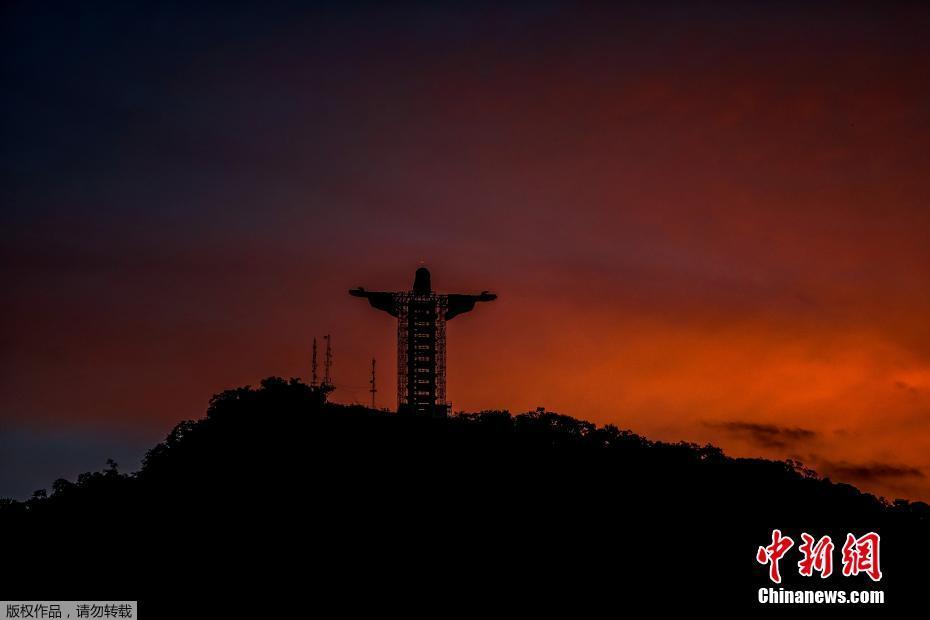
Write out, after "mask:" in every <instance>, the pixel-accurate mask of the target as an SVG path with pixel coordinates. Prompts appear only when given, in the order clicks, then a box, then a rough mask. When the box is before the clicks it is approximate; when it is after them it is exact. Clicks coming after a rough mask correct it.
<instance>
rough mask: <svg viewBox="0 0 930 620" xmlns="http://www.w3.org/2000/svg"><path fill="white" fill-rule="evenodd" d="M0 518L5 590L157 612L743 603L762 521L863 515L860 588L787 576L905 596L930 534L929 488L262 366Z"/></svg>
mask: <svg viewBox="0 0 930 620" xmlns="http://www.w3.org/2000/svg"><path fill="white" fill-rule="evenodd" d="M0 527H2V531H3V532H4V536H5V537H7V536H8V535H10V541H11V542H10V543H9V544H8V546H7V549H6V551H7V554H6V557H8V558H18V559H17V560H16V562H14V563H12V564H11V563H10V562H7V563H6V564H7V566H6V567H5V568H4V571H5V572H7V571H9V572H11V573H12V574H10V575H4V577H5V583H6V584H7V587H9V588H10V590H11V592H10V593H8V594H12V593H13V591H14V590H15V591H16V593H17V594H16V596H17V597H18V598H24V597H26V596H34V597H36V598H38V599H42V600H49V599H86V600H90V599H94V598H96V599H101V600H102V599H108V598H109V599H114V598H121V599H123V600H127V599H128V600H137V599H138V600H140V601H142V602H143V605H142V607H141V608H142V609H143V610H145V609H148V610H150V612H152V613H155V614H156V615H158V614H159V613H160V612H159V610H168V609H169V608H170V606H171V605H172V604H173V603H177V602H179V601H190V600H191V599H194V600H197V601H199V603H198V605H199V606H200V607H203V606H204V605H207V604H209V605H220V606H227V605H233V607H235V604H234V603H233V602H232V601H230V600H227V599H225V598H223V597H229V596H234V598H236V600H240V598H239V597H244V599H243V600H251V601H252V602H255V601H260V600H263V599H262V598H261V597H264V596H274V597H276V599H275V600H279V601H290V600H296V599H298V598H299V599H302V600H305V601H310V600H313V601H317V602H315V603H313V605H317V604H322V603H323V602H326V603H327V604H337V605H346V606H349V607H352V608H353V609H359V608H361V609H407V610H413V609H417V608H421V607H422V608H423V609H424V610H427V611H428V610H429V609H435V607H431V606H435V605H442V606H450V605H451V606H454V607H456V608H457V607H461V606H463V605H465V606H468V607H471V608H473V609H476V610H480V609H482V608H486V606H487V605H489V604H491V601H494V602H495V603H494V604H495V605H500V606H504V607H508V608H510V609H518V608H519V609H521V610H523V611H527V610H528V609H537V610H541V609H546V610H551V609H554V608H558V607H562V608H565V609H576V610H577V608H578V607H581V606H587V605H602V604H615V605H620V604H625V603H624V602H623V601H620V600H619V599H618V597H620V596H622V595H623V593H626V595H635V596H637V597H646V596H657V597H658V598H657V599H655V600H654V602H655V603H657V604H660V605H662V604H668V605H681V604H689V603H688V602H689V601H694V600H696V599H692V598H689V597H702V596H710V597H712V598H714V599H719V602H720V603H721V604H723V605H725V606H730V607H742V608H748V607H751V606H752V605H753V604H755V603H754V601H755V596H756V590H757V589H758V588H759V587H763V586H766V585H769V584H768V581H767V578H766V569H765V568H764V567H762V566H761V565H759V564H756V563H755V560H754V557H755V551H756V549H757V547H758V546H759V545H766V544H768V543H769V542H770V537H771V530H772V529H773V528H780V529H782V530H783V531H785V532H786V533H789V532H790V533H791V534H792V535H793V536H794V537H795V539H798V537H799V535H800V532H801V531H807V532H810V533H812V534H815V535H817V536H821V535H824V534H831V535H832V536H833V538H834V540H836V541H842V540H843V539H844V536H845V532H846V531H854V532H860V533H865V532H866V531H872V530H874V531H877V532H880V533H881V535H882V536H883V545H884V546H883V547H882V564H883V567H884V571H885V574H886V578H885V579H884V580H883V581H882V582H880V583H879V584H878V586H876V585H875V584H872V583H870V582H869V581H868V579H866V578H865V577H864V576H859V577H847V578H843V577H833V578H831V579H830V580H829V582H830V585H829V586H827V585H825V584H818V583H813V582H812V581H811V580H807V581H804V580H802V578H800V577H798V576H797V574H796V573H797V570H796V569H794V570H790V568H791V565H792V564H793V563H795V562H796V561H797V558H795V557H794V556H790V558H789V557H788V556H786V559H785V560H784V561H783V564H782V565H783V572H784V573H785V574H786V576H785V584H783V585H784V586H785V587H808V588H810V587H835V588H841V589H853V588H856V589H860V588H861V589H867V588H873V587H881V588H883V589H885V590H886V592H887V596H888V601H889V604H894V603H897V604H902V601H903V600H904V599H906V598H908V597H913V598H915V599H916V597H917V589H916V584H918V583H920V582H921V581H922V578H923V576H925V575H926V570H925V569H923V568H922V557H923V556H922V554H923V553H925V552H926V551H928V550H930V536H928V532H930V510H928V506H927V505H926V504H924V503H922V502H914V503H909V502H895V503H893V504H889V503H887V502H885V501H883V500H881V499H878V498H875V497H873V496H872V495H868V494H865V493H861V492H859V491H858V490H857V489H855V488H854V487H852V486H850V485H846V484H836V483H833V482H831V481H829V480H825V479H822V478H820V477H819V476H817V474H816V473H815V472H812V471H810V470H807V469H804V468H803V467H802V466H800V465H799V464H797V463H793V462H779V461H768V460H762V459H735V458H730V457H727V456H726V455H725V454H724V453H723V452H722V451H721V450H720V449H719V448H716V447H714V446H710V445H705V446H699V445H695V444H689V443H677V444H669V443H662V442H654V441H649V440H647V439H646V438H643V437H641V436H639V435H637V434H635V433H633V432H631V431H627V430H621V429H619V428H616V427H614V426H596V425H594V424H591V423H589V422H585V421H583V420H578V419H575V418H572V417H569V416H565V415H560V414H557V413H552V412H546V411H536V412H529V413H524V414H521V415H516V416H514V415H511V414H510V413H508V412H506V411H484V412H480V413H475V414H460V415H457V416H453V417H451V418H448V419H437V418H427V417H417V416H401V415H397V414H393V413H387V412H384V411H376V410H371V409H367V408H364V407H361V406H344V405H337V404H332V403H327V402H325V398H324V397H323V394H321V393H320V391H319V390H316V389H314V388H311V387H309V386H307V385H304V384H302V383H300V382H299V381H296V380H290V381H285V380H283V379H278V378H270V379H266V380H264V381H263V382H262V383H261V385H260V386H259V387H258V388H250V387H244V388H240V389H236V390H230V391H226V392H222V393H220V394H217V395H216V396H215V397H214V398H213V399H212V400H211V402H210V406H209V409H208V411H207V414H206V416H205V417H204V418H202V419H200V420H196V421H185V422H181V423H179V424H178V425H177V426H175V427H174V429H172V430H171V432H170V433H169V434H168V436H167V437H166V439H165V440H164V441H163V442H161V443H159V444H158V445H156V446H154V447H153V448H152V449H151V450H149V451H148V453H147V454H146V456H145V459H144V461H143V465H142V468H141V469H140V470H139V471H138V472H136V473H133V474H129V475H127V474H122V473H120V472H119V471H118V470H117V468H116V466H115V464H111V465H110V466H109V467H108V468H107V469H105V470H104V471H101V472H95V473H87V474H82V475H81V476H80V477H79V478H78V480H77V481H75V482H69V481H66V480H58V481H56V482H55V483H54V484H53V486H52V489H51V492H50V493H48V494H47V496H42V495H41V494H39V495H37V496H36V497H34V498H33V499H31V500H29V501H27V502H14V501H9V500H6V501H4V502H3V504H2V505H0ZM840 544H841V542H840ZM838 546H839V545H838ZM20 586H21V587H22V588H23V590H22V591H21V590H19V589H17V588H19V587H20ZM20 592H21V593H20ZM673 593H674V596H671V595H670V594H673ZM216 597H220V598H219V599H218V598H216ZM220 599H222V600H220ZM612 601H613V603H611V602H612ZM705 603H706V601H705ZM153 610H154V611H153Z"/></svg>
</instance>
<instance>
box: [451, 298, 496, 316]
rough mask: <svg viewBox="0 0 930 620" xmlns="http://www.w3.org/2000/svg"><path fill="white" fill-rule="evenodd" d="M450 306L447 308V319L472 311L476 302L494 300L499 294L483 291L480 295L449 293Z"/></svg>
mask: <svg viewBox="0 0 930 620" xmlns="http://www.w3.org/2000/svg"><path fill="white" fill-rule="evenodd" d="M448 298H449V306H448V310H446V320H447V321H448V320H449V319H451V318H454V317H456V316H458V315H460V314H465V313H466V312H471V311H472V310H474V309H475V304H476V303H478V302H479V301H494V300H495V299H497V295H495V294H494V293H489V292H487V291H483V292H482V293H481V294H480V295H448Z"/></svg>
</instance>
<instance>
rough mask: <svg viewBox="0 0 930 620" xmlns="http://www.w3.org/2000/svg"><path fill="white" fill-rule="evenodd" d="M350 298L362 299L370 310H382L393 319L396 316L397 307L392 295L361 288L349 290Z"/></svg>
mask: <svg viewBox="0 0 930 620" xmlns="http://www.w3.org/2000/svg"><path fill="white" fill-rule="evenodd" d="M349 295H352V297H364V298H365V299H367V300H368V303H369V304H371V307H372V308H377V309H378V310H383V311H384V312H387V313H388V314H390V315H391V316H393V317H396V316H397V307H396V304H395V303H394V293H387V292H376V291H366V290H365V289H363V288H362V287H358V288H353V289H350V290H349Z"/></svg>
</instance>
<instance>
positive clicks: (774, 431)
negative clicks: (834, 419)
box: [704, 420, 818, 448]
mask: <svg viewBox="0 0 930 620" xmlns="http://www.w3.org/2000/svg"><path fill="white" fill-rule="evenodd" d="M704 425H705V426H709V427H711V428H721V429H723V430H725V431H727V432H728V433H730V434H732V435H735V436H738V437H742V438H743V439H746V440H748V441H751V442H753V443H755V444H757V445H759V446H762V447H763V448H787V447H789V446H791V445H795V444H797V443H800V442H804V441H810V440H812V439H814V438H815V437H816V436H817V435H818V433H817V432H816V431H812V430H810V429H807V428H799V427H794V428H791V427H787V426H778V425H775V424H760V423H756V422H740V421H734V420H731V421H725V422H705V423H704Z"/></svg>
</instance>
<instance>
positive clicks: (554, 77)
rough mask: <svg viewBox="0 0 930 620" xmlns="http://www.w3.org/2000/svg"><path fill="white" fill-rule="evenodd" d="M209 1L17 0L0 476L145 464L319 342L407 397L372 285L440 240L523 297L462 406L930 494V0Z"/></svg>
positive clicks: (297, 371) (8, 41)
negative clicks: (624, 0) (563, 416)
mask: <svg viewBox="0 0 930 620" xmlns="http://www.w3.org/2000/svg"><path fill="white" fill-rule="evenodd" d="M56 4H60V6H58V7H57V8H56V6H55V5H56ZM183 4H196V5H197V6H198V7H199V8H196V9H191V8H189V7H184V6H183V5H181V4H178V5H173V4H172V3H164V2H159V3H147V2H126V3H117V2H113V3H97V2H88V3H37V2H26V1H23V2H12V3H4V5H3V8H2V9H0V50H2V54H0V92H2V93H3V94H2V96H0V111H2V117H0V225H2V227H0V235H2V242H0V274H2V278H3V282H4V294H3V303H2V306H0V496H13V497H19V498H22V497H27V496H28V495H30V494H31V493H32V491H33V490H34V489H37V488H41V487H46V488H48V487H50V486H51V482H52V481H53V480H54V479H55V478H57V477H62V476H64V477H72V478H73V477H74V476H75V475H76V474H77V473H78V472H80V471H85V470H88V469H99V468H101V467H103V465H104V461H105V460H106V458H108V457H113V458H115V459H116V460H117V461H119V462H120V464H121V465H122V467H123V469H124V470H134V469H136V468H137V467H138V462H139V461H138V460H139V458H140V456H141V455H142V453H143V452H144V450H145V449H146V448H148V447H150V446H151V445H153V444H154V443H155V442H157V441H159V440H161V439H162V438H163V437H164V435H165V434H167V432H168V431H169V430H170V428H171V427H172V426H173V425H174V424H175V423H177V422H178V421H180V420H182V419H190V418H197V417H200V416H202V415H203V413H204V411H205V408H206V405H207V402H208V400H209V398H210V396H211V395H212V394H213V393H215V392H218V391H221V390H223V389H227V388H232V387H237V386H241V385H245V384H251V385H256V384H257V383H258V382H259V381H260V380H261V379H262V378H263V377H266V376H270V375H279V376H284V377H291V376H299V377H304V378H307V377H308V376H309V372H310V343H311V341H312V338H313V336H314V335H316V336H322V335H324V334H327V333H329V334H332V338H333V343H334V346H335V366H334V377H335V382H336V385H337V387H338V389H337V391H336V392H335V394H334V396H333V397H334V400H336V401H339V402H356V401H361V402H364V401H366V400H367V399H368V398H369V395H368V393H367V388H368V384H367V381H368V367H369V364H370V360H371V358H372V357H375V358H377V360H378V365H379V369H380V370H379V374H378V383H379V386H380V391H379V393H378V399H379V404H381V405H383V406H388V407H394V405H395V395H394V389H395V388H394V386H395V368H394V364H395V352H394V338H395V327H394V323H393V321H392V319H391V318H390V317H389V316H387V315H386V314H383V313H379V312H376V311H374V310H372V309H371V308H369V307H368V306H367V304H365V303H364V302H363V301H361V300H358V299H353V298H351V297H349V295H348V294H347V290H348V289H349V288H350V287H355V286H365V287H366V288H369V289H373V290H377V289H380V290H399V289H405V288H409V287H410V286H411V284H412V279H413V272H414V270H415V269H416V267H417V266H418V265H419V264H420V262H421V261H422V262H424V263H425V264H426V265H427V266H429V268H430V269H431V271H432V274H433V286H434V288H437V289H439V290H440V291H442V292H479V291H481V290H484V289H489V290H493V291H494V292H496V293H498V295H499V296H500V297H499V299H498V300H497V301H495V302H494V303H491V304H483V305H481V306H480V307H478V308H477V309H476V311H475V312H472V313H470V314H467V315H464V316H462V317H459V318H456V319H455V321H453V322H452V323H450V325H449V330H448V341H449V380H448V385H449V396H450V398H451V400H452V401H453V407H454V409H455V410H469V411H474V410H480V409H505V408H506V409H509V410H511V411H512V412H515V413H516V412H521V411H526V410H529V409H534V408H536V407H537V406H544V407H546V408H547V409H550V410H555V411H559V412H562V413H567V414H570V415H573V416H575V417H579V418H585V419H589V420H591V421H594V422H597V423H602V424H604V423H613V424H616V425H618V426H620V427H623V428H629V429H631V430H633V431H635V432H638V433H641V434H644V435H646V436H647V437H649V438H651V439H662V440H675V441H677V440H688V441H695V442H701V443H703V442H712V443H714V444H717V445H719V446H721V447H723V448H724V449H725V450H726V452H727V453H728V454H732V455H737V456H764V457H771V458H788V457H790V458H796V459H799V460H801V461H803V462H804V463H805V464H806V465H808V466H809V467H812V468H814V469H816V470H817V471H818V472H820V473H821V474H824V475H828V476H830V477H831V478H832V479H834V480H841V481H844V482H849V483H852V484H855V485H856V486H858V487H860V488H862V489H864V490H867V491H870V492H875V493H878V494H882V495H885V496H887V497H889V498H892V497H906V498H911V499H922V500H925V501H930V8H928V6H927V5H926V4H924V5H923V6H921V4H920V3H913V4H901V5H895V4H893V3H888V2H881V3H874V4H855V3H847V2H842V3H840V2H838V3H817V4H818V7H817V8H813V7H811V6H808V5H809V4H814V3H806V2H797V3H790V2H778V3H775V2H773V3H770V4H767V5H763V4H756V5H753V4H750V3H745V2H732V3H716V4H714V6H713V7H707V6H702V7H698V6H696V5H697V4H698V3H668V4H661V3H653V2H650V3H642V4H643V6H645V5H647V4H648V5H649V8H635V7H629V8H617V7H613V8H607V7H606V5H598V4H590V5H578V4H575V5H568V4H564V5H563V4H560V3H513V4H510V5H509V8H503V7H502V6H500V4H501V3H491V4H487V5H481V4H480V3H475V2H470V3H462V4H460V5H458V4H453V3H425V2H424V3H405V4H404V8H398V7H397V6H395V7H394V8H391V9H388V8H386V7H387V5H388V4H390V3H370V4H352V3H338V8H317V9H307V8H302V9H299V8H298V6H300V5H301V4H304V3H295V4H294V5H293V6H290V5H287V4H278V3H260V4H259V3H256V4H255V5H254V6H250V5H248V4H245V3H230V4H228V5H226V6H224V7H223V8H220V6H216V7H212V8H211V7H210V6H209V5H208V3H183ZM465 7H467V8H465Z"/></svg>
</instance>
